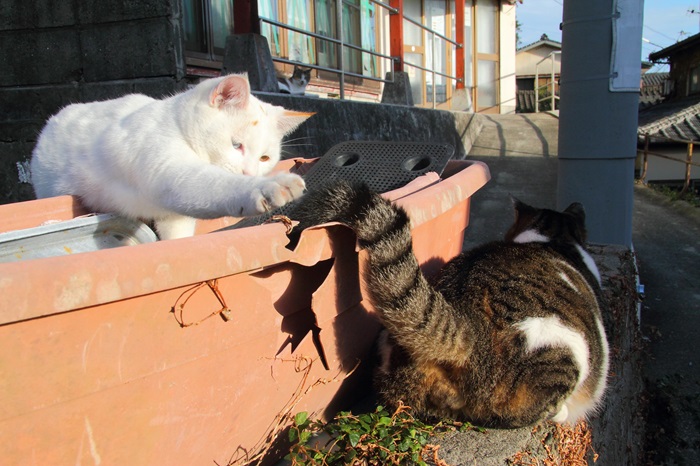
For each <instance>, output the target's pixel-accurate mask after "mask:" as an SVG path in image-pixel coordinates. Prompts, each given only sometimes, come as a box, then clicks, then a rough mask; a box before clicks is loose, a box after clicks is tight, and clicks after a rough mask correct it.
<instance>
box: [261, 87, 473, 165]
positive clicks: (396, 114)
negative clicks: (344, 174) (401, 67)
mask: <svg viewBox="0 0 700 466" xmlns="http://www.w3.org/2000/svg"><path fill="white" fill-rule="evenodd" d="M255 95H256V96H257V97H258V98H259V99H261V100H263V101H265V102H269V103H271V104H274V105H280V106H283V107H285V108H288V109H292V110H298V111H304V112H316V115H314V116H313V117H312V118H310V119H309V120H307V121H306V122H305V123H304V124H303V125H302V126H301V127H300V128H299V129H298V130H297V131H295V132H294V133H293V134H291V135H290V136H289V138H288V140H289V141H290V143H289V146H288V147H287V148H286V149H285V157H287V158H288V157H307V158H308V157H320V156H322V155H323V154H325V153H326V152H327V151H328V150H329V149H330V148H331V147H333V146H334V145H336V144H338V143H340V142H344V141H355V140H375V141H423V142H441V143H445V142H447V143H450V144H452V145H453V146H454V147H455V158H460V159H462V158H464V157H465V156H466V154H467V152H468V151H469V148H471V145H472V142H473V140H474V139H476V135H477V134H478V133H479V131H480V129H481V119H480V117H481V116H480V115H475V114H473V113H465V112H451V111H446V110H433V109H427V108H418V107H408V106H405V105H388V104H374V103H366V102H355V101H348V100H343V101H341V100H332V99H317V98H311V97H298V96H291V95H287V94H278V93H263V92H259V93H255ZM296 144H301V145H296Z"/></svg>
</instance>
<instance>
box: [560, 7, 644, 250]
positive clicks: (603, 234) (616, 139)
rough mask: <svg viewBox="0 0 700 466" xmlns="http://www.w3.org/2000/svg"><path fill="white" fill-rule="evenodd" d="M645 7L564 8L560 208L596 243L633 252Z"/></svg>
mask: <svg viewBox="0 0 700 466" xmlns="http://www.w3.org/2000/svg"><path fill="white" fill-rule="evenodd" d="M643 7H644V0H597V1H581V0H564V13H563V22H562V54H561V83H560V84H561V88H560V89H561V91H560V96H561V100H560V113H559V176H558V184H557V207H558V208H559V209H562V208H565V207H566V206H568V205H569V203H571V202H574V201H579V202H581V203H583V205H584V206H585V208H586V217H587V218H586V223H587V226H588V232H589V235H588V236H589V241H591V242H594V243H604V244H621V245H625V246H630V245H631V244H632V207H633V205H632V204H633V184H634V160H635V157H636V147H637V112H638V104H639V85H640V84H639V83H640V72H641V55H642V52H641V47H642V14H643Z"/></svg>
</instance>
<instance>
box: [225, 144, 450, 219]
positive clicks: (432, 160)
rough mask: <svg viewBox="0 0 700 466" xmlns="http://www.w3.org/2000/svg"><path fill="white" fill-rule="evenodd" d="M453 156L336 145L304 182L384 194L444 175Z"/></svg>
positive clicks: (418, 147) (419, 149)
mask: <svg viewBox="0 0 700 466" xmlns="http://www.w3.org/2000/svg"><path fill="white" fill-rule="evenodd" d="M453 155H454V147H453V146H452V145H450V144H441V143H430V142H394V141H347V142H342V143H340V144H336V145H335V146H333V147H332V148H331V149H330V150H329V151H328V152H326V153H325V154H324V156H323V157H321V158H320V159H319V160H318V161H317V162H316V163H314V165H313V167H312V168H311V169H310V170H309V171H308V172H307V173H306V174H305V175H304V181H305V182H306V187H307V189H313V188H314V187H315V186H319V185H321V184H325V183H328V182H330V181H333V180H347V181H354V182H365V183H367V185H368V186H369V187H370V188H371V189H372V190H374V191H376V192H379V193H384V192H387V191H391V190H393V189H397V188H400V187H402V186H404V185H406V184H407V183H409V182H410V181H411V180H413V179H415V178H417V177H419V176H421V175H424V174H426V173H428V172H436V173H437V174H438V175H440V174H442V171H443V170H444V169H445V166H446V165H447V162H448V161H449V160H450V159H451V158H452V156H453ZM295 202H296V201H295ZM293 204H294V203H291V204H287V205H285V206H282V207H280V208H278V209H275V210H272V211H270V212H267V213H265V214H262V215H258V216H255V217H248V218H245V219H243V220H241V221H240V222H238V223H236V224H235V225H232V226H230V227H226V228H224V230H228V229H232V228H243V227H248V226H253V225H260V224H262V223H265V222H266V221H268V220H269V219H270V217H272V216H273V215H285V213H286V212H287V211H288V210H289V208H290V207H291V206H292V205H293Z"/></svg>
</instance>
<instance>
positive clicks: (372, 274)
mask: <svg viewBox="0 0 700 466" xmlns="http://www.w3.org/2000/svg"><path fill="white" fill-rule="evenodd" d="M514 204H515V217H516V220H515V223H514V225H513V226H512V227H511V228H510V230H509V231H508V233H507V234H506V237H505V241H501V242H493V243H489V244H486V245H483V246H481V247H478V248H476V249H474V250H472V251H468V252H464V253H462V254H461V255H459V256H457V257H456V258H454V259H453V260H451V261H450V262H448V263H447V264H446V265H445V266H444V267H443V268H442V270H441V271H440V273H439V274H438V276H437V277H436V278H435V279H434V280H431V282H429V281H428V280H427V279H426V278H425V277H424V276H423V274H422V273H421V271H420V269H419V264H418V261H417V260H416V257H415V256H414V254H413V250H412V241H411V231H410V219H409V218H408V215H407V214H406V212H405V211H404V210H402V209H401V208H398V207H395V206H393V205H392V204H391V203H390V202H388V201H386V200H385V199H383V198H382V197H381V196H379V195H377V194H374V193H372V192H371V191H370V190H369V189H368V188H367V187H366V186H365V185H353V184H349V183H346V182H339V183H336V184H335V185H329V186H326V187H323V188H321V189H319V190H315V191H312V192H310V193H307V194H306V195H304V196H303V197H302V198H301V200H300V202H299V205H298V206H296V207H295V208H294V209H293V210H292V212H291V214H290V216H291V218H293V219H295V220H299V221H300V226H299V228H300V229H303V228H306V227H308V226H311V225H314V224H319V223H325V222H328V221H340V222H343V223H346V224H348V225H349V226H351V227H352V228H353V229H354V230H355V232H356V234H357V237H358V241H359V244H360V246H361V247H362V248H363V249H366V250H367V251H368V256H369V263H368V266H367V268H366V269H365V270H363V272H362V273H363V278H364V280H365V282H366V284H367V286H366V289H367V292H368V294H369V296H368V298H369V300H370V302H371V303H372V305H373V306H374V308H375V309H376V310H377V311H378V313H379V316H380V318H381V321H382V323H383V324H384V326H385V330H384V331H383V333H382V335H381V337H380V339H379V347H380V348H379V353H380V359H381V362H380V364H379V365H378V368H377V370H376V373H375V386H376V389H377V392H378V395H379V398H380V401H381V403H383V404H384V405H387V406H390V407H391V406H396V405H397V404H398V402H399V401H402V402H403V403H404V404H407V405H409V406H411V407H412V408H413V410H414V413H415V414H416V415H418V416H419V417H421V418H424V419H427V420H434V419H441V418H452V419H457V420H467V421H471V422H473V423H475V424H478V425H482V426H490V427H504V428H515V427H521V426H527V425H532V424H534V423H536V422H538V421H541V420H545V419H551V420H553V421H555V422H560V423H566V422H571V423H573V422H575V421H577V420H579V419H581V418H584V417H586V416H588V415H589V414H591V413H592V412H594V411H595V410H596V408H597V407H598V406H599V405H600V402H601V399H602V397H603V393H604V391H605V387H606V375H607V370H608V344H607V341H606V337H605V331H604V329H603V324H602V320H601V306H602V301H601V288H600V285H601V283H600V274H599V272H598V269H597V268H596V266H595V263H594V262H593V260H592V259H591V256H590V255H589V254H588V253H587V252H586V250H585V249H584V242H585V239H586V231H585V225H584V220H585V214H584V210H583V206H582V205H581V204H578V203H574V204H571V205H570V206H569V207H568V208H567V209H566V210H565V211H563V212H555V211H552V210H547V209H536V208H533V207H530V206H528V205H526V204H524V203H522V202H520V201H517V200H514Z"/></svg>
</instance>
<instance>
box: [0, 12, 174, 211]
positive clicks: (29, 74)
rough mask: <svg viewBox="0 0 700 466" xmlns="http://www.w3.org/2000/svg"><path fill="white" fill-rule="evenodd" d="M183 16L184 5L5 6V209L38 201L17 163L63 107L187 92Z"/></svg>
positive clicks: (0, 171)
mask: <svg viewBox="0 0 700 466" xmlns="http://www.w3.org/2000/svg"><path fill="white" fill-rule="evenodd" d="M181 9H182V6H181V2H180V1H179V0H142V1H118V0H87V1H80V2H55V1H51V0H3V2H2V5H0V44H2V46H1V47H0V48H1V49H2V52H1V53H0V102H1V103H0V203H8V202H15V201H21V200H27V199H31V198H33V191H32V188H31V186H30V185H29V184H28V183H25V182H22V180H24V174H23V173H22V170H21V169H19V170H18V167H17V164H18V163H20V164H21V163H24V162H26V161H27V160H28V159H29V156H30V155H31V151H32V149H33V148H34V144H35V142H36V138H37V136H38V134H39V132H40V130H41V128H42V127H43V125H44V123H45V122H46V119H48V117H50V116H51V115H53V114H55V113H56V112H57V111H58V110H60V109H61V108H62V107H64V106H66V105H68V104H70V103H74V102H89V101H95V100H105V99H110V98H114V97H118V96H121V95H124V94H127V93H133V92H140V93H144V94H148V95H152V96H154V97H159V96H163V95H166V94H171V93H173V92H175V91H178V90H181V89H184V87H185V85H186V83H185V62H184V51H183V47H184V42H183V41H184V38H183V37H184V36H183V33H182V11H181Z"/></svg>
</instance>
